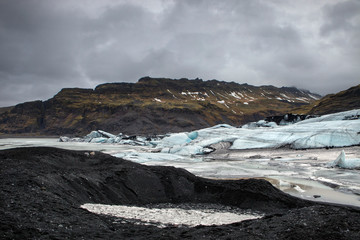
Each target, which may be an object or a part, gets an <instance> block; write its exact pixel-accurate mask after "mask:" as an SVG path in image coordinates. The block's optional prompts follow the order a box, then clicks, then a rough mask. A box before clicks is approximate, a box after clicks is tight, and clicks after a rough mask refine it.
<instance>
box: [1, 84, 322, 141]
mask: <svg viewBox="0 0 360 240" xmlns="http://www.w3.org/2000/svg"><path fill="white" fill-rule="evenodd" d="M319 98H320V95H318V94H314V93H311V92H309V91H305V90H299V89H297V88H294V87H282V88H277V87H274V86H271V85H270V86H258V87H257V86H252V85H248V84H238V83H235V82H223V81H218V80H208V81H203V80H201V79H194V80H189V79H186V78H182V79H175V80H174V79H170V78H151V77H143V78H141V79H139V81H138V82H136V83H104V84H100V85H98V86H96V87H95V88H94V89H83V88H64V89H62V90H61V91H59V92H58V93H57V94H56V95H55V96H54V97H53V98H50V99H48V100H46V101H33V102H25V103H22V104H18V105H16V106H13V107H10V108H7V109H6V110H0V133H2V134H34V135H64V134H74V135H82V134H85V133H88V132H89V131H91V130H96V129H103V130H105V131H110V132H116V131H118V132H123V133H126V134H155V133H166V132H177V131H190V130H194V129H197V128H203V127H209V126H212V125H215V124H218V123H228V124H232V125H240V124H243V123H246V122H249V121H256V120H259V119H262V118H264V117H266V116H269V115H276V114H282V113H287V112H289V111H291V110H292V109H294V108H295V107H301V106H304V105H309V104H311V103H313V102H314V101H315V100H317V99H319Z"/></svg>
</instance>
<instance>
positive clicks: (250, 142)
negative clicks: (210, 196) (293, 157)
mask: <svg viewBox="0 0 360 240" xmlns="http://www.w3.org/2000/svg"><path fill="white" fill-rule="evenodd" d="M359 113H360V110H352V111H347V112H342V113H336V114H329V115H325V116H322V117H318V118H312V119H307V120H304V121H301V122H298V123H295V124H292V125H287V126H278V127H274V128H235V127H231V126H227V125H217V126H214V127H211V128H205V129H200V130H198V131H197V132H198V137H197V138H196V139H194V140H191V141H189V140H187V139H186V138H185V136H184V138H183V140H182V141H180V139H179V136H181V134H179V133H177V134H171V135H170V136H169V137H168V138H169V139H172V137H174V138H175V139H178V140H179V142H180V144H169V141H167V140H166V138H164V139H163V140H162V141H160V142H159V144H158V145H157V147H158V148H162V147H166V149H163V151H165V152H168V153H174V154H179V155H193V154H201V153H206V152H207V151H208V147H209V146H210V145H211V144H216V143H219V142H231V143H232V146H231V147H230V149H236V150H240V149H256V148H278V147H283V146H290V147H291V148H293V149H307V148H325V147H345V146H353V145H359V144H360V134H358V133H359V132H360V120H359V119H355V120H346V119H351V118H352V119H354V118H353V117H351V116H356V115H359ZM260 123H262V122H260ZM173 143H174V142H173ZM199 147H201V148H202V149H201V148H199Z"/></svg>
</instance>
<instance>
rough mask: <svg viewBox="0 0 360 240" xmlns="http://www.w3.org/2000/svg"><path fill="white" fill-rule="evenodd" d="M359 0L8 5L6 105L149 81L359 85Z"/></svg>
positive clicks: (0, 97) (4, 20)
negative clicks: (101, 85)
mask: <svg viewBox="0 0 360 240" xmlns="http://www.w3.org/2000/svg"><path fill="white" fill-rule="evenodd" d="M359 13H360V6H359V2H358V1H356V0H349V1H343V0H337V1H326V0H316V1H313V0H304V1H285V0H269V1H260V0H245V1H237V0H228V1H217V0H195V1H194V0H174V1H170V0H168V1H164V0H148V1H140V0H131V1H129V0H118V1H113V0H102V1H100V0H99V1H89V0H80V1H72V0H63V1H55V0H0V84H1V85H2V87H1V89H0V106H6V105H12V104H15V103H18V102H22V101H25V100H35V99H47V98H49V97H51V96H53V95H54V94H56V92H58V91H59V90H60V89H61V88H63V87H89V88H93V87H95V86H96V85H97V84H99V83H103V82H115V81H127V82H135V81H137V79H139V78H140V77H142V76H146V75H150V76H155V77H156V76H159V77H172V78H181V77H188V78H196V77H200V78H203V79H219V80H225V81H236V82H239V83H243V82H247V83H249V84H255V85H263V84H273V85H276V86H297V87H301V88H306V89H310V90H312V91H315V92H320V93H323V94H325V93H329V92H337V91H340V90H343V89H346V88H348V87H350V86H352V85H355V84H358V82H359V77H358V76H359V74H360V70H359V67H358V66H359V64H360V59H359V58H360V52H359V50H360V47H359V41H358V39H359V37H360V34H359V33H360V26H359V22H360V14H359Z"/></svg>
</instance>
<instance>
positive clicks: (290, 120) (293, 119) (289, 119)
mask: <svg viewBox="0 0 360 240" xmlns="http://www.w3.org/2000/svg"><path fill="white" fill-rule="evenodd" d="M315 117H318V116H316V115H301V114H292V113H288V114H285V115H280V116H270V117H266V118H265V119H264V121H265V122H267V123H270V122H274V123H276V124H277V125H289V124H294V123H297V122H300V121H303V120H305V119H310V118H315Z"/></svg>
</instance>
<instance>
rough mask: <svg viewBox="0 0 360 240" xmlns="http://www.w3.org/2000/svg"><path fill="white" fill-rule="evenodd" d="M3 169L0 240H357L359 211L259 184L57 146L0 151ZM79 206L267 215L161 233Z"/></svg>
mask: <svg viewBox="0 0 360 240" xmlns="http://www.w3.org/2000/svg"><path fill="white" fill-rule="evenodd" d="M0 164H1V174H0V186H1V194H0V237H1V238H5V239H6V238H12V239H14V238H15V239H16V238H18V239H20V238H21V239H24V238H37V239H38V238H40V239H41V238H43V239H47V238H61V239H63V238H81V237H84V238H89V239H94V238H110V237H116V238H138V239H142V238H164V239H171V238H174V239H178V238H184V237H188V238H201V236H204V238H205V237H206V238H210V239H215V238H216V239H219V238H222V237H224V238H225V236H227V235H228V234H229V236H230V237H233V238H238V237H241V236H243V237H248V238H250V239H264V237H265V238H266V236H269V238H272V239H273V238H274V237H275V238H289V236H292V237H293V238H294V239H296V237H297V236H313V237H315V236H320V235H319V234H320V233H323V231H325V233H328V232H329V234H330V233H332V234H333V235H331V236H336V239H342V238H344V239H345V237H346V239H349V238H350V239H351V238H352V237H356V236H357V237H359V233H358V231H357V229H359V227H360V218H359V217H360V211H359V210H357V209H355V208H350V207H338V206H331V205H320V204H316V203H314V202H308V201H304V200H301V199H297V198H294V197H291V196H290V195H287V194H284V193H283V192H281V191H279V190H277V189H276V188H274V187H273V186H272V185H271V184H270V183H268V182H266V181H264V180H256V179H249V180H238V181H215V180H209V179H203V178H199V177H196V176H194V175H192V174H190V173H189V172H187V171H185V170H183V169H177V168H173V167H159V166H156V167H155V166H152V167H149V166H143V165H140V164H136V163H132V162H129V161H125V160H122V159H119V158H115V157H112V156H109V155H106V154H102V153H99V152H86V151H69V150H61V149H56V148H19V149H11V150H4V151H0ZM84 203H103V204H127V205H144V204H150V203H216V204H224V205H231V206H237V207H240V208H244V209H252V210H256V211H261V212H263V213H266V214H267V217H265V218H262V219H258V220H250V221H245V222H241V223H236V224H232V225H223V226H214V227H196V228H185V227H179V228H175V227H174V228H165V229H158V228H156V227H153V226H139V225H134V224H127V223H124V224H120V223H116V222H115V221H114V219H113V218H112V217H107V216H101V215H96V214H92V213H89V212H87V211H86V210H84V209H81V208H80V205H81V204H84ZM324 228H325V229H324ZM300 229H301V231H300ZM316 229H318V230H316ZM321 229H324V230H323V231H319V230H321ZM215 230H216V231H215ZM295 233H296V235H294V234H295ZM268 234H269V235H268ZM271 236H272V237H271ZM321 236H325V235H321ZM326 236H327V238H328V239H332V238H331V237H330V238H329V236H330V235H326ZM299 239H300V237H299ZM334 239H335V238H334Z"/></svg>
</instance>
